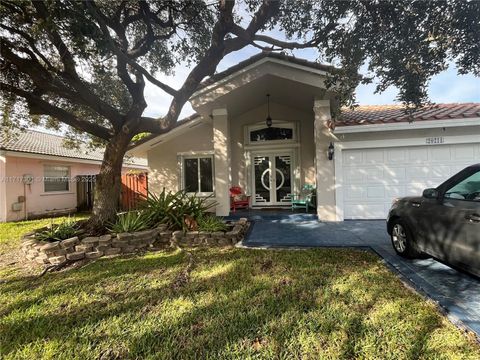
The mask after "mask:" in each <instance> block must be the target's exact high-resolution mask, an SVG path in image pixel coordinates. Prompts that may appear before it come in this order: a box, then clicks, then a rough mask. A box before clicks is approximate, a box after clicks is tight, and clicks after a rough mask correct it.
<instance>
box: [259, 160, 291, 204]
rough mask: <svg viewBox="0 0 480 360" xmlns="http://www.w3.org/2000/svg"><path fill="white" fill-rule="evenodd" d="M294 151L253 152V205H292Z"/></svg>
mask: <svg viewBox="0 0 480 360" xmlns="http://www.w3.org/2000/svg"><path fill="white" fill-rule="evenodd" d="M292 160H293V153H292V152H269V153H264V152H262V153H254V154H253V164H252V165H253V191H254V197H253V205H254V206H273V205H275V206H279V205H284V206H285V205H290V203H291V194H292V183H293V181H292V179H293V177H292Z"/></svg>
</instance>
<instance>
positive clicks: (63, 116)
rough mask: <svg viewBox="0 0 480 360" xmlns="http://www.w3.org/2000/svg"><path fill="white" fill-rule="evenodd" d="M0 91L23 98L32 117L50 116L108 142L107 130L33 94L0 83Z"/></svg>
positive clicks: (109, 135) (108, 134)
mask: <svg viewBox="0 0 480 360" xmlns="http://www.w3.org/2000/svg"><path fill="white" fill-rule="evenodd" d="M0 89H1V90H2V91H7V92H10V93H13V94H15V95H17V96H20V97H22V98H24V99H25V100H26V101H27V104H28V107H29V110H30V114H32V115H50V116H52V117H54V118H56V119H58V120H59V121H61V122H63V123H65V124H67V125H70V126H72V127H74V128H75V129H77V130H79V131H85V132H88V133H90V134H92V135H95V136H97V137H99V138H102V139H104V140H109V139H110V137H111V134H110V132H109V130H108V129H107V128H105V127H103V126H101V125H98V124H95V123H91V122H88V121H85V120H80V119H79V118H77V117H76V116H75V115H73V114H71V113H69V112H68V111H65V110H63V109H61V108H59V107H56V106H54V105H52V104H50V103H49V102H48V101H45V100H43V99H42V98H41V97H39V96H37V95H35V94H34V93H31V92H28V91H24V90H21V89H18V88H16V87H14V86H11V85H9V84H5V83H0Z"/></svg>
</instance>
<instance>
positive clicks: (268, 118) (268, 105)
mask: <svg viewBox="0 0 480 360" xmlns="http://www.w3.org/2000/svg"><path fill="white" fill-rule="evenodd" d="M265 123H266V124H267V126H268V127H271V126H272V123H273V122H272V117H271V116H270V94H267V118H266V119H265Z"/></svg>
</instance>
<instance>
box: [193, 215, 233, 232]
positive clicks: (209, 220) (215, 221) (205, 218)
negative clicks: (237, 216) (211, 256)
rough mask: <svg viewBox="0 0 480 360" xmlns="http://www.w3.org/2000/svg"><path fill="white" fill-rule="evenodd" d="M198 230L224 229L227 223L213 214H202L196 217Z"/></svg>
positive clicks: (212, 230)
mask: <svg viewBox="0 0 480 360" xmlns="http://www.w3.org/2000/svg"><path fill="white" fill-rule="evenodd" d="M197 221H198V230H200V231H208V232H215V231H226V230H227V224H225V223H224V222H223V219H221V218H219V217H216V216H215V215H208V214H204V215H202V216H200V217H199V218H198V219H197Z"/></svg>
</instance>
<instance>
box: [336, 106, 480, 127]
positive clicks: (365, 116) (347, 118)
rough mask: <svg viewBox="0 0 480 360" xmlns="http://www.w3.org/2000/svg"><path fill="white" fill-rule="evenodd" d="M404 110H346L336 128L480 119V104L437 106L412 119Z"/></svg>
mask: <svg viewBox="0 0 480 360" xmlns="http://www.w3.org/2000/svg"><path fill="white" fill-rule="evenodd" d="M404 109H405V108H404V106H403V105H363V106H358V107H356V108H355V109H353V110H352V109H345V110H343V111H342V113H341V114H340V116H339V118H338V119H337V120H336V121H335V126H336V127H339V126H351V125H366V124H386V123H397V122H409V121H426V120H446V119H463V118H477V117H478V118H480V103H464V104H435V105H432V106H427V107H425V108H423V109H420V110H417V111H415V112H414V113H413V114H412V115H411V117H410V116H409V115H408V114H406V113H405V111H404ZM479 125H480V120H479Z"/></svg>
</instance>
